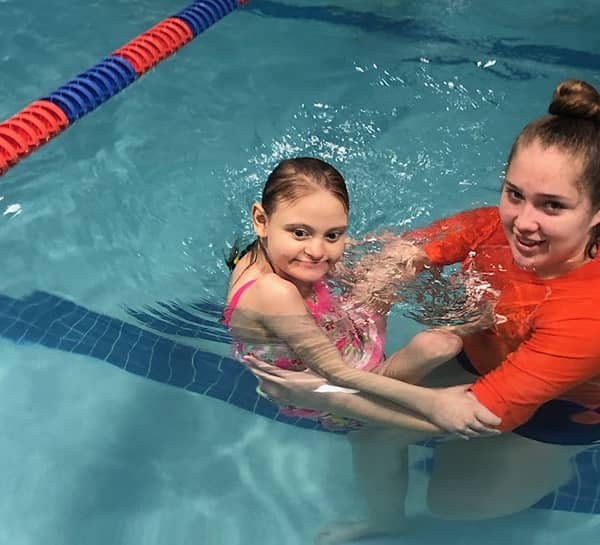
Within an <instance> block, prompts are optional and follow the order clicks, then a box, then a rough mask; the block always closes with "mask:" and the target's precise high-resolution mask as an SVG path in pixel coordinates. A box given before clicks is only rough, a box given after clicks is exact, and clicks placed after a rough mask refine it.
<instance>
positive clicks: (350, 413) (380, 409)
mask: <svg viewBox="0 0 600 545" xmlns="http://www.w3.org/2000/svg"><path fill="white" fill-rule="evenodd" d="M244 360H245V362H246V364H247V365H248V367H249V368H250V370H251V371H252V372H253V373H254V374H255V375H256V376H257V378H258V380H259V382H260V388H261V391H262V392H264V393H265V394H266V395H267V396H268V397H269V398H270V399H272V400H273V401H275V402H276V403H278V404H280V405H296V406H300V407H311V408H314V409H318V410H321V411H324V412H330V413H333V414H336V415H340V416H346V417H350V418H355V419H357V420H361V421H364V422H370V423H372V424H375V425H378V426H384V427H391V428H398V429H402V430H412V431H415V432H419V433H421V434H426V435H427V436H430V435H440V434H444V433H448V432H452V433H455V434H456V435H459V436H460V437H463V438H464V439H468V438H470V437H481V436H486V435H496V434H497V433H499V432H498V431H497V430H489V429H487V428H485V426H483V425H482V424H481V423H480V422H478V421H475V420H474V421H472V422H471V423H469V425H468V426H465V427H464V428H462V429H460V430H455V429H453V427H452V426H447V425H445V423H442V424H434V423H432V422H430V421H429V420H427V419H425V418H423V417H422V416H420V415H418V414H415V413H413V412H412V411H409V410H408V409H405V408H404V407H401V406H399V405H395V404H394V403H391V402H389V401H386V400H383V399H381V398H377V397H374V396H370V395H368V394H348V393H337V392H320V391H319V390H318V388H319V387H320V386H323V385H324V384H326V383H325V381H324V379H323V378H322V377H320V376H318V375H316V374H314V373H313V372H311V371H305V372H297V371H288V370H285V369H278V368H277V367H274V366H272V365H270V364H268V363H265V362H263V361H261V360H258V359H256V358H255V357H252V356H246V357H245V358H244ZM468 387H469V385H463V386H456V387H451V388H444V389H439V390H436V392H437V393H438V403H437V405H438V407H439V408H440V409H442V410H443V412H444V414H445V415H446V416H448V415H449V413H451V412H452V411H451V407H455V406H456V404H457V403H460V402H462V399H461V398H464V395H465V390H466V389H467V388H468ZM450 418H451V417H450ZM423 438H425V437H424V436H423V437H415V440H420V439H423Z"/></svg>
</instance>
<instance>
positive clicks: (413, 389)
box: [254, 278, 499, 431]
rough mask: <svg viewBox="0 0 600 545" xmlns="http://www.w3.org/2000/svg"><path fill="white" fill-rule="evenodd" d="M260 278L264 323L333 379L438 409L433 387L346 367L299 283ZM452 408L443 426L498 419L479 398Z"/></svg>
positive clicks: (422, 408)
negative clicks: (311, 313) (314, 316)
mask: <svg viewBox="0 0 600 545" xmlns="http://www.w3.org/2000/svg"><path fill="white" fill-rule="evenodd" d="M261 280H263V279H261ZM261 280H259V281H257V283H256V285H255V286H256V290H257V291H256V292H255V294H254V296H255V298H257V299H256V300H258V301H260V302H261V305H260V306H261V321H262V324H263V326H264V327H265V328H266V329H267V330H268V331H270V332H271V333H272V334H273V335H274V336H276V337H278V338H280V339H282V340H283V341H285V342H286V343H287V344H288V345H289V346H290V347H291V348H292V349H293V350H294V352H295V353H296V355H297V356H298V357H299V358H300V359H301V360H302V362H303V363H304V364H305V365H306V366H307V367H309V368H310V369H312V370H313V371H315V372H316V373H318V374H319V375H321V376H323V377H325V378H326V379H327V380H328V381H330V382H332V383H334V384H337V385H340V386H345V387H348V388H356V389H357V390H360V391H361V392H363V393H367V394H371V395H374V396H377V397H379V398H383V399H385V400H387V401H391V402H393V403H396V404H399V405H402V406H403V407H405V408H406V409H408V410H409V411H412V412H413V413H417V414H421V415H424V416H425V417H426V418H427V417H428V416H429V415H437V414H439V411H438V410H437V408H438V400H439V396H436V393H435V390H432V389H429V388H424V387H421V386H415V385H412V384H407V383H405V382H401V381H398V380H394V379H390V378H387V377H385V376H380V375H376V374H373V373H369V372H367V371H363V370H361V369H355V368H351V367H348V366H347V365H346V364H345V363H344V361H343V360H342V357H341V355H340V353H339V352H338V350H337V348H336V347H335V345H334V344H333V343H332V342H331V340H330V339H329V338H328V337H327V336H326V335H325V334H324V333H323V332H322V331H321V329H319V327H318V326H317V325H316V324H315V322H314V320H313V318H312V316H310V314H308V312H307V310H306V307H305V305H304V301H303V300H302V297H301V296H300V293H299V292H298V290H297V288H296V287H295V286H294V285H293V284H291V283H290V282H287V281H285V280H282V279H278V281H277V280H275V279H274V278H271V281H261ZM351 403H356V401H351ZM450 414H451V421H448V419H444V424H445V426H446V427H445V429H448V430H449V431H456V430H464V429H465V428H468V427H469V426H470V425H471V424H472V423H473V422H474V421H479V422H480V423H481V424H483V425H484V426H488V428H487V429H488V431H489V430H491V429H492V428H489V426H495V425H497V424H498V423H499V419H498V418H497V417H496V416H495V415H493V414H492V413H491V412H489V411H487V409H485V408H484V407H483V406H480V405H479V404H478V403H477V402H476V401H475V400H472V401H471V402H470V403H464V404H462V405H461V406H460V407H459V408H458V409H456V408H454V409H453V410H452V411H451V413H450Z"/></svg>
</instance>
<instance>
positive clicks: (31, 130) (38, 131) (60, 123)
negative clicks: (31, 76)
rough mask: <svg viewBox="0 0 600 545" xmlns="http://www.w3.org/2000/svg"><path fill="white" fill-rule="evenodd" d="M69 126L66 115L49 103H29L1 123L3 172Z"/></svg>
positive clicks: (0, 171) (0, 144)
mask: <svg viewBox="0 0 600 545" xmlns="http://www.w3.org/2000/svg"><path fill="white" fill-rule="evenodd" d="M68 125H69V120H68V119H67V116H66V115H65V114H64V112H63V111H62V110H61V109H60V108H59V107H58V106H56V105H54V104H52V102H49V101H47V100H38V101H36V102H33V103H32V104H29V106H26V107H25V108H23V110H21V111H20V112H17V113H16V114H15V115H13V116H12V117H9V118H8V119H7V120H6V121H4V122H2V123H0V173H3V172H4V171H5V170H6V169H7V168H9V167H11V166H13V165H14V164H15V163H17V162H18V161H19V160H21V159H22V158H23V157H25V156H26V155H28V154H30V153H31V152H32V151H34V150H35V149H37V148H38V147H39V146H41V145H42V144H45V143H46V142H47V141H48V140H50V138H52V137H53V136H56V135H57V134H58V133H60V132H62V131H63V130H64V129H65V128H66V127H67V126H68Z"/></svg>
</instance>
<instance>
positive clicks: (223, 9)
mask: <svg viewBox="0 0 600 545" xmlns="http://www.w3.org/2000/svg"><path fill="white" fill-rule="evenodd" d="M237 6H238V4H237V2H236V0H197V1H196V2H194V3H193V4H190V5H189V6H188V7H187V8H184V9H183V10H181V11H180V12H179V13H176V14H175V15H174V17H177V18H178V19H181V20H182V21H183V22H184V23H186V24H187V25H188V26H189V27H190V30H191V31H192V34H193V35H194V37H196V36H197V35H198V34H200V33H201V32H203V31H205V30H206V29H207V28H208V27H209V26H211V25H213V24H214V23H216V22H217V21H218V20H219V19H222V18H223V17H225V15H227V14H228V13H231V12H232V11H233V10H234V9H235V8H237Z"/></svg>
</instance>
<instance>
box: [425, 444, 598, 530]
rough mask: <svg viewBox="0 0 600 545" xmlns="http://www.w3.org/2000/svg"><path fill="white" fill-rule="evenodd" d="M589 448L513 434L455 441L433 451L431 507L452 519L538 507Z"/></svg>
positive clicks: (486, 517) (569, 476) (482, 517)
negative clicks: (583, 451)
mask: <svg viewBox="0 0 600 545" xmlns="http://www.w3.org/2000/svg"><path fill="white" fill-rule="evenodd" d="M585 448H586V447H582V446H567V445H553V444H548V443H540V442H539V441H534V440H532V439H527V438H525V437H521V436H519V435H516V434H514V433H507V434H504V435H500V436H495V437H489V438H485V439H479V440H476V441H468V442H465V441H452V442H447V443H442V444H440V445H439V446H438V447H436V449H435V462H434V469H433V474H432V476H431V481H430V484H429V491H428V504H429V508H430V509H431V510H432V511H433V513H434V514H435V515H437V516H440V517H443V518H448V519H460V520H477V519H489V518H495V517H501V516H505V515H510V514H512V513H516V512H518V511H522V510H524V509H527V508H528V507H531V506H532V505H534V504H535V503H536V502H537V501H538V500H540V499H541V498H543V497H544V496H545V495H547V494H549V493H550V492H552V491H553V490H555V489H556V488H558V487H559V486H561V485H563V484H564V483H566V482H567V481H568V480H569V479H570V478H571V476H572V473H573V472H572V462H571V460H572V457H573V456H574V455H575V454H576V453H577V452H580V451H582V450H584V449H585Z"/></svg>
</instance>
